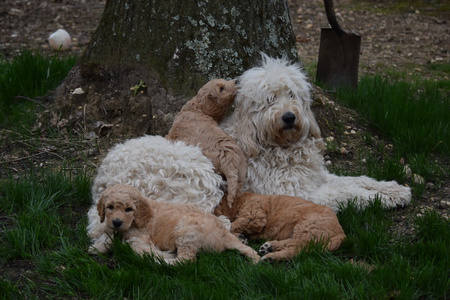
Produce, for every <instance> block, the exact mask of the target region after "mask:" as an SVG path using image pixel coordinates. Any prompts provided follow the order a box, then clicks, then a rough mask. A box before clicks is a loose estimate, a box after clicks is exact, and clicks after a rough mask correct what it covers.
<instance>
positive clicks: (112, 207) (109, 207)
mask: <svg viewBox="0 0 450 300" xmlns="http://www.w3.org/2000/svg"><path fill="white" fill-rule="evenodd" d="M106 208H107V209H109V210H113V209H114V205H112V204H110V205H108V206H107V207H106Z"/></svg>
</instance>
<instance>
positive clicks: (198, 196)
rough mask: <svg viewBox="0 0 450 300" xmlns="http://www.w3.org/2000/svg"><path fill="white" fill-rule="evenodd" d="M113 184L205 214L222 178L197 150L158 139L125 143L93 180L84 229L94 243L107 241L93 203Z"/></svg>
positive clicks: (214, 201) (214, 200) (112, 152)
mask: <svg viewBox="0 0 450 300" xmlns="http://www.w3.org/2000/svg"><path fill="white" fill-rule="evenodd" d="M115 184H125V185H131V186H134V187H136V188H138V189H139V191H141V192H142V193H143V195H144V196H145V197H147V198H150V197H152V198H155V199H158V201H166V202H173V203H185V204H194V205H195V206H197V207H199V208H201V209H202V210H203V211H206V212H213V210H214V208H215V207H216V206H217V205H218V204H219V202H220V201H221V199H222V196H223V191H222V190H221V188H220V185H221V184H222V177H221V176H220V175H218V174H216V173H215V172H214V167H213V165H212V163H211V161H210V160H209V159H208V158H207V157H206V156H204V155H203V154H202V151H201V150H200V149H199V148H198V147H194V146H189V145H186V144H185V143H184V142H180V141H178V142H171V141H169V140H167V139H165V138H164V137H161V136H143V137H140V138H134V139H130V140H127V141H125V142H124V143H121V144H117V145H115V146H114V147H113V148H112V149H111V150H110V151H109V152H108V154H107V155H106V157H105V158H104V159H103V161H102V163H101V165H100V167H99V168H98V170H97V175H96V177H95V179H94V184H93V187H92V199H93V204H92V206H91V208H90V209H89V212H88V227H87V230H88V233H89V235H90V236H91V238H92V239H93V241H94V242H95V241H96V240H97V239H99V238H101V239H102V240H106V239H107V237H106V236H103V237H100V236H101V235H102V234H103V232H102V231H101V230H99V228H100V227H101V225H100V224H101V223H100V218H99V215H98V211H97V203H98V200H99V199H100V196H101V193H102V192H103V191H104V190H105V189H106V188H107V187H108V186H112V185H115ZM225 223H226V222H225Z"/></svg>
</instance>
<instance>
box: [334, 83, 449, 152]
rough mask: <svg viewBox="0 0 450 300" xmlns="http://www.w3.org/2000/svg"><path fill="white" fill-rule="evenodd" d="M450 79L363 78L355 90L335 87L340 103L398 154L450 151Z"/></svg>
mask: <svg viewBox="0 0 450 300" xmlns="http://www.w3.org/2000/svg"><path fill="white" fill-rule="evenodd" d="M449 90H450V80H446V81H445V80H442V81H438V82H432V81H420V82H415V83H407V82H402V81H399V80H392V79H389V78H382V77H381V76H374V77H363V78H362V79H361V81H360V83H359V86H358V89H357V90H356V91H353V90H350V89H340V90H338V93H337V97H338V99H339V100H340V101H342V103H344V104H346V105H348V106H350V107H352V108H354V109H355V110H356V111H357V112H358V113H360V114H362V115H364V116H366V117H367V118H368V119H369V120H370V121H371V123H372V125H373V126H374V127H375V128H376V129H377V130H379V131H381V132H382V133H383V134H384V135H386V136H387V137H389V138H391V139H392V140H393V142H394V146H395V148H396V150H397V151H398V152H399V154H400V155H404V154H407V153H409V154H417V153H429V152H435V153H442V154H443V153H449V152H450V110H449V109H448V108H449V107H450V97H449V96H450V94H449V92H448V91H449Z"/></svg>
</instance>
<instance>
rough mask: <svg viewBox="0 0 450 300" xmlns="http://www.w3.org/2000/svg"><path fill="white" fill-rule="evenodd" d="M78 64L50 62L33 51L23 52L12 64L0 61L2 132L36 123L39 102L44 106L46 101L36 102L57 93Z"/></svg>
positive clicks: (59, 60) (62, 60)
mask: <svg viewBox="0 0 450 300" xmlns="http://www.w3.org/2000/svg"><path fill="white" fill-rule="evenodd" d="M75 62H76V58H75V57H67V58H61V57H59V56H58V55H54V56H52V57H50V58H49V57H46V56H44V55H43V54H40V53H39V52H37V51H29V50H25V51H22V52H21V53H20V54H18V55H17V56H16V57H14V58H13V60H12V61H5V60H0V128H1V127H4V128H11V127H12V126H14V124H21V125H23V126H29V125H31V124H32V122H34V119H35V118H34V108H35V106H36V104H35V102H38V103H42V99H35V98H37V97H41V96H45V95H47V93H48V92H49V91H51V90H53V89H55V88H56V87H57V86H58V84H60V83H61V82H62V80H63V79H64V78H65V77H66V76H67V74H68V72H69V71H70V69H71V68H72V67H73V66H74V65H75ZM29 99H32V100H34V101H35V102H33V101H30V100H29Z"/></svg>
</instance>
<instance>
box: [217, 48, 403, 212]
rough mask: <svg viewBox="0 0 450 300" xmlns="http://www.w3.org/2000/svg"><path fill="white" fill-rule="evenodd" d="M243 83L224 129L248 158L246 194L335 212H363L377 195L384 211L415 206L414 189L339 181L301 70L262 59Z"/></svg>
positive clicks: (362, 179) (348, 179)
mask: <svg viewBox="0 0 450 300" xmlns="http://www.w3.org/2000/svg"><path fill="white" fill-rule="evenodd" d="M238 80H239V90H238V91H237V95H236V99H235V109H234V112H233V114H232V115H231V116H230V117H229V118H228V119H227V120H225V121H224V123H223V124H221V126H222V128H224V130H225V131H226V132H227V133H228V134H229V135H230V136H231V137H232V138H234V139H235V140H236V141H237V143H238V145H239V146H240V147H241V148H242V150H243V151H244V154H245V155H246V156H247V158H248V161H247V162H248V169H247V179H246V181H245V184H244V190H246V191H252V192H254V193H258V194H266V195H290V196H297V197H302V198H305V199H307V200H310V201H312V202H315V203H318V204H323V205H327V206H330V207H331V208H333V209H334V210H335V211H337V210H338V209H339V207H340V205H341V204H345V203H347V201H348V200H349V199H354V198H357V199H358V202H359V204H360V206H361V207H364V206H365V205H367V203H368V202H369V201H370V200H373V199H374V198H375V197H376V196H377V195H378V196H379V197H380V198H381V201H382V203H383V205H384V206H385V207H396V206H397V205H402V206H403V205H406V204H408V203H409V202H410V201H411V190H410V188H409V187H405V186H402V185H399V184H398V183H396V182H395V181H389V182H386V181H376V180H374V179H372V178H369V177H367V176H359V177H349V176H337V175H334V174H331V173H330V172H329V171H328V170H327V169H326V168H325V164H324V159H323V153H322V150H323V144H324V143H323V140H322V138H321V135H320V129H319V126H318V124H317V122H316V119H315V117H314V115H313V112H312V111H311V107H310V106H311V102H312V101H311V98H310V93H309V91H310V84H309V83H308V82H307V80H306V75H305V74H304V73H303V71H302V69H301V67H300V66H298V65H296V64H290V63H289V62H288V61H287V60H285V59H274V58H270V57H268V56H266V55H263V59H262V65H261V66H260V67H255V68H252V69H249V70H247V71H246V72H244V74H242V75H241V76H240V77H239V79H238Z"/></svg>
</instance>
